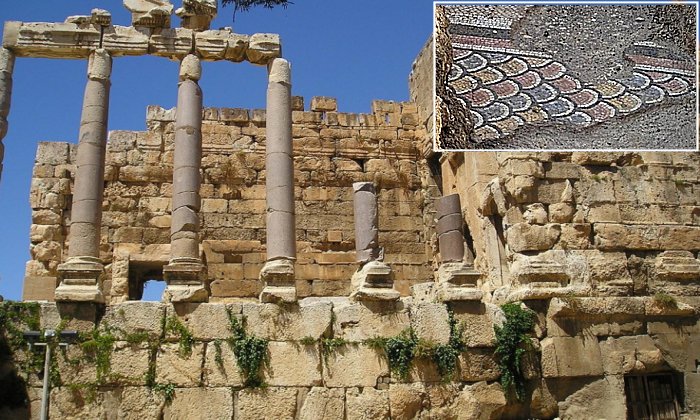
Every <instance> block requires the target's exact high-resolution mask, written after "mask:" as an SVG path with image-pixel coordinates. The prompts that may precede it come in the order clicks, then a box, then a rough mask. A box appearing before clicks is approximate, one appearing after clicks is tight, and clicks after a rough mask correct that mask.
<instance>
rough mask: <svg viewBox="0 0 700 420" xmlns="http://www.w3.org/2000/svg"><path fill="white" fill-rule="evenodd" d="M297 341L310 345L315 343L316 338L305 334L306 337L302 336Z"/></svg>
mask: <svg viewBox="0 0 700 420" xmlns="http://www.w3.org/2000/svg"><path fill="white" fill-rule="evenodd" d="M299 342H300V343H301V344H303V345H305V346H312V345H314V344H316V339H315V338H313V337H311V336H308V335H307V336H306V337H302V339H301V340H299Z"/></svg>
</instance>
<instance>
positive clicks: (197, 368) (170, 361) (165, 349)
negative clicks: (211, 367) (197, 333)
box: [156, 343, 205, 387]
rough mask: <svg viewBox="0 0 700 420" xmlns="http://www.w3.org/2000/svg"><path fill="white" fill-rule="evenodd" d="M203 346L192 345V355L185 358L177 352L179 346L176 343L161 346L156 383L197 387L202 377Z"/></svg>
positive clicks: (200, 344)
mask: <svg viewBox="0 0 700 420" xmlns="http://www.w3.org/2000/svg"><path fill="white" fill-rule="evenodd" d="M204 346H205V345H204V344H203V343H195V344H193V345H192V354H190V355H189V356H187V355H184V354H182V355H181V354H180V352H178V350H179V345H178V344H177V343H166V344H163V345H162V346H161V347H160V349H159V350H158V360H157V362H156V381H157V382H158V383H164V384H168V383H172V384H175V385H177V386H183V387H193V386H199V383H200V381H201V377H202V366H203V358H204Z"/></svg>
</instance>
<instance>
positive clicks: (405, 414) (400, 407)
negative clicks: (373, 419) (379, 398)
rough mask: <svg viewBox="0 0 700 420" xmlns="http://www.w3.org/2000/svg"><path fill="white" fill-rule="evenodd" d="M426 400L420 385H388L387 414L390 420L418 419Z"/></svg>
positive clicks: (424, 392)
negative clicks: (388, 413) (389, 415)
mask: <svg viewBox="0 0 700 420" xmlns="http://www.w3.org/2000/svg"><path fill="white" fill-rule="evenodd" d="M427 400H428V394H427V392H426V391H425V388H424V387H423V385H422V384H391V385H389V412H390V414H391V418H392V419H400V420H409V419H415V418H420V417H419V415H420V414H421V413H422V412H423V407H424V406H426V405H427V403H428V401H427Z"/></svg>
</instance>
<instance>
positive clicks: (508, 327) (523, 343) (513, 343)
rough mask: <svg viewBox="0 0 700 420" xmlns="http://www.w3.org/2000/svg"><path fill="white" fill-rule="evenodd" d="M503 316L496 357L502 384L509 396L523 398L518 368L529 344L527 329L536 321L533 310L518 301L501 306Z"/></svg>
mask: <svg viewBox="0 0 700 420" xmlns="http://www.w3.org/2000/svg"><path fill="white" fill-rule="evenodd" d="M501 309H503V313H504V314H505V317H506V320H505V322H504V323H503V325H502V326H500V327H498V326H494V330H495V331H496V352H495V353H496V357H497V360H498V369H499V371H500V372H501V386H502V387H503V390H504V392H505V393H506V395H508V396H512V395H515V397H516V399H517V400H518V401H522V400H523V397H524V395H525V377H524V375H523V372H522V369H521V363H522V359H523V355H524V354H525V352H527V351H528V350H529V348H530V346H531V344H530V334H529V333H530V332H531V331H532V328H533V327H534V325H535V319H534V315H535V314H534V313H533V312H532V311H530V310H528V309H523V308H522V307H521V306H520V304H517V303H506V304H505V305H502V306H501Z"/></svg>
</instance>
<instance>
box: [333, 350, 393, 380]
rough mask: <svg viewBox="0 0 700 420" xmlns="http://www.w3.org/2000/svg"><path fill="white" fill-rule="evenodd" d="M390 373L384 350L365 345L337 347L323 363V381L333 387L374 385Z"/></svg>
mask: <svg viewBox="0 0 700 420" xmlns="http://www.w3.org/2000/svg"><path fill="white" fill-rule="evenodd" d="M388 375H389V366H388V365H387V361H386V357H385V356H384V354H383V352H378V351H375V350H372V349H370V348H367V347H365V346H363V345H345V346H341V347H338V348H336V349H335V350H334V351H333V352H332V353H331V354H329V355H328V356H327V357H326V360H325V363H324V364H323V383H324V384H325V385H326V386H327V387H331V388H343V387H354V386H360V387H373V386H376V385H377V380H378V379H379V377H381V376H388Z"/></svg>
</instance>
